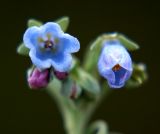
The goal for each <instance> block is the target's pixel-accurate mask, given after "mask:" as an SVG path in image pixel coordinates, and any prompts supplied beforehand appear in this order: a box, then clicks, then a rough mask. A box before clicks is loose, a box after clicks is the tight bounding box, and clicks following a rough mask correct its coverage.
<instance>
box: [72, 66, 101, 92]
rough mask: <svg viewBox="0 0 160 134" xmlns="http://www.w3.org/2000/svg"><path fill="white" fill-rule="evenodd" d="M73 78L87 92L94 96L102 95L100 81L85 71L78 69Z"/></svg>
mask: <svg viewBox="0 0 160 134" xmlns="http://www.w3.org/2000/svg"><path fill="white" fill-rule="evenodd" d="M71 77H72V79H73V80H75V81H76V82H77V83H78V84H79V85H80V86H81V87H82V88H83V89H84V90H85V91H87V92H89V93H91V94H93V95H98V94H99V93H100V86H99V83H98V81H97V80H96V79H95V78H94V77H92V76H91V75H90V74H89V73H87V72H85V71H84V70H83V69H81V68H78V67H77V68H76V70H75V71H74V73H72V74H71Z"/></svg>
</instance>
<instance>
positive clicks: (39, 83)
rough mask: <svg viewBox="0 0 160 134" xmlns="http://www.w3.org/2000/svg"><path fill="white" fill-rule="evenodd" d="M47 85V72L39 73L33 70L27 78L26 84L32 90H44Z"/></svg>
mask: <svg viewBox="0 0 160 134" xmlns="http://www.w3.org/2000/svg"><path fill="white" fill-rule="evenodd" d="M48 83H49V70H48V69H46V70H43V71H40V70H38V69H37V68H35V69H34V70H33V72H32V73H31V75H30V76H29V77H28V84H29V86H30V88H32V89H38V88H44V87H46V86H47V85H48Z"/></svg>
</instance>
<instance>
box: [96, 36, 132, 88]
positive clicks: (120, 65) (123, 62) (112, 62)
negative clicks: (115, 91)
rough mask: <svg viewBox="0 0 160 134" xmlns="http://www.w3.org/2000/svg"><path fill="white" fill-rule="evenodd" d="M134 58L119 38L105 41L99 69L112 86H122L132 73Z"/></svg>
mask: <svg viewBox="0 0 160 134" xmlns="http://www.w3.org/2000/svg"><path fill="white" fill-rule="evenodd" d="M132 70H133V68H132V60H131V57H130V55H129V53H128V52H127V50H126V49H125V48H124V47H123V46H122V44H121V43H120V42H119V41H118V40H116V39H115V40H107V41H105V42H104V44H103V47H102V51H101V54H100V57H99V60H98V71H99V73H100V75H101V76H103V77H104V78H105V79H107V80H108V84H109V86H110V87H111V88H121V87H123V86H124V84H125V82H126V81H127V80H128V79H129V78H130V76H131V74H132Z"/></svg>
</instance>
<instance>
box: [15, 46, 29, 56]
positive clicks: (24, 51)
mask: <svg viewBox="0 0 160 134" xmlns="http://www.w3.org/2000/svg"><path fill="white" fill-rule="evenodd" d="M17 53H18V54H20V55H24V56H28V55H29V49H28V48H27V47H25V45H24V44H23V43H21V44H20V45H19V46H18V48H17Z"/></svg>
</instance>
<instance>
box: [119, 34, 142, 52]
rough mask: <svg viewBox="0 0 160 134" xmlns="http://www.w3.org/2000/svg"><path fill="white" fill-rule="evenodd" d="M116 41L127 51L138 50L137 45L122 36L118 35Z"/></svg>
mask: <svg viewBox="0 0 160 134" xmlns="http://www.w3.org/2000/svg"><path fill="white" fill-rule="evenodd" d="M117 39H118V40H119V41H120V42H121V43H122V45H124V46H125V47H126V48H127V49H128V50H129V51H133V50H137V49H139V45H138V44H137V43H135V42H133V41H132V40H130V39H128V38H127V37H126V36H124V35H123V34H118V35H117Z"/></svg>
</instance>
